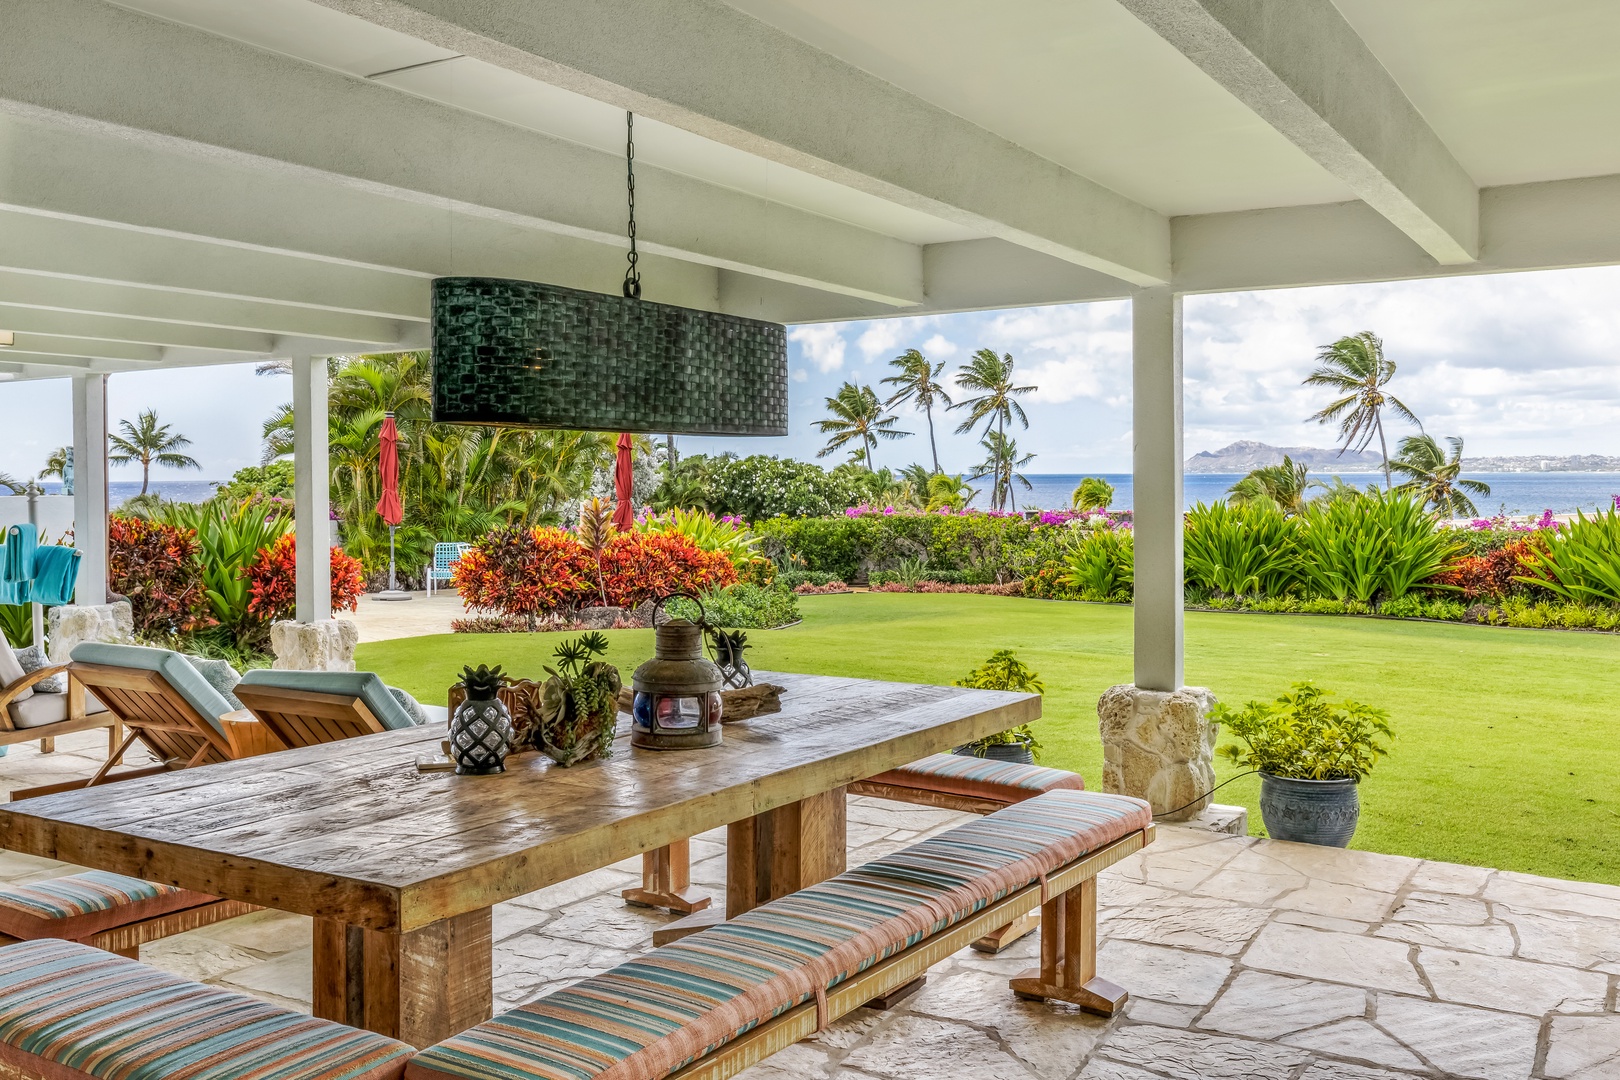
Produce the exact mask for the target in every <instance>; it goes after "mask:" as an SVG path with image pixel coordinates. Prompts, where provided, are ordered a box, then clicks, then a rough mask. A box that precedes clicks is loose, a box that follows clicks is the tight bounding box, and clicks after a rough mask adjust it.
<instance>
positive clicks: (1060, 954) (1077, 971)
mask: <svg viewBox="0 0 1620 1080" xmlns="http://www.w3.org/2000/svg"><path fill="white" fill-rule="evenodd" d="M1012 990H1013V993H1015V994H1017V995H1018V996H1019V997H1021V998H1024V999H1025V1000H1028V1001H1039V1000H1042V999H1045V998H1050V999H1052V1000H1055V1001H1068V1002H1072V1003H1073V1004H1075V1005H1078V1006H1080V1007H1081V1008H1082V1009H1085V1010H1086V1011H1087V1012H1094V1013H1101V1014H1102V1015H1104V1016H1113V1015H1114V1014H1115V1013H1116V1012H1118V1011H1119V1010H1120V1009H1121V1008H1123V1007H1124V1005H1125V1001H1126V999H1127V997H1128V996H1129V995H1127V994H1126V992H1125V991H1124V990H1123V989H1121V988H1120V987H1118V986H1115V985H1114V984H1113V983H1111V982H1109V981H1108V980H1107V979H1099V978H1098V977H1097V879H1096V878H1087V879H1086V880H1085V881H1082V882H1081V883H1080V884H1078V885H1076V886H1075V887H1074V888H1072V889H1070V890H1069V891H1068V892H1066V893H1064V894H1063V895H1062V896H1059V897H1056V898H1054V899H1052V900H1050V901H1048V902H1047V903H1046V904H1044V905H1042V907H1041V966H1040V967H1038V968H1031V969H1030V970H1028V971H1026V972H1024V973H1023V974H1022V975H1020V976H1018V977H1017V978H1016V979H1013V980H1012Z"/></svg>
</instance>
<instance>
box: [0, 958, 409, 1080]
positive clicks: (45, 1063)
mask: <svg viewBox="0 0 1620 1080" xmlns="http://www.w3.org/2000/svg"><path fill="white" fill-rule="evenodd" d="M410 1050H411V1048H410V1047H408V1046H406V1045H405V1044H404V1043H401V1042H396V1041H395V1040H393V1039H388V1038H384V1037H383V1036H381V1035H374V1034H372V1033H371V1032H369V1031H359V1030H356V1029H354V1028H350V1027H345V1026H344V1025H342V1024H335V1023H333V1022H332V1021H330V1020H318V1019H316V1018H314V1017H311V1016H305V1015H304V1014H302V1013H296V1012H293V1011H292V1010H291V1009H284V1008H282V1007H281V1006H279V1005H272V1004H270V1003H269V1002H266V1001H260V1000H258V999H256V998H251V997H248V996H247V995H245V994H238V993H233V992H232V991H229V990H223V989H220V988H218V987H214V986H204V985H202V984H201V983H194V982H190V981H188V980H185V979H182V978H179V977H178V976H175V975H170V974H169V973H167V972H164V971H158V970H157V969H155V968H150V967H147V966H146V965H145V964H142V963H140V962H139V961H136V960H126V959H124V958H123V957H121V956H114V955H113V954H112V953H107V952H102V951H101V950H99V949H93V948H90V947H89V946H86V945H76V944H73V943H71V942H66V941H25V942H22V943H21V944H17V945H11V946H8V947H6V948H4V949H0V1059H4V1060H5V1062H6V1063H7V1064H9V1065H11V1066H12V1069H14V1070H16V1071H17V1072H20V1073H21V1074H22V1075H25V1076H35V1077H45V1078H47V1080H76V1078H87V1077H94V1078H95V1080H166V1078H170V1077H174V1078H183V1080H243V1078H245V1077H251V1078H253V1080H397V1078H398V1077H399V1075H400V1073H401V1071H402V1070H403V1069H404V1066H405V1061H406V1058H407V1057H408V1056H409V1055H410ZM7 1071H12V1070H7Z"/></svg>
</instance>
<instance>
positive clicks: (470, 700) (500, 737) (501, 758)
mask: <svg viewBox="0 0 1620 1080" xmlns="http://www.w3.org/2000/svg"><path fill="white" fill-rule="evenodd" d="M461 685H462V687H463V688H465V689H466V691H467V700H466V701H463V702H462V703H461V705H460V706H458V707H457V709H456V713H455V715H454V716H452V717H451V718H450V757H451V758H452V759H453V760H454V761H455V763H456V775H457V776H487V775H488V774H490V773H498V772H505V771H506V755H507V754H509V753H511V752H512V713H511V711H510V710H509V709H507V707H506V703H505V702H503V701H501V699H500V697H499V696H498V695H499V693H500V691H501V689H502V687H504V686H505V685H506V676H505V675H504V674H503V673H502V672H501V669H500V667H499V666H496V667H494V668H490V667H486V666H485V665H483V664H479V665H478V667H477V669H476V670H475V669H473V668H471V667H467V668H463V669H462V671H461Z"/></svg>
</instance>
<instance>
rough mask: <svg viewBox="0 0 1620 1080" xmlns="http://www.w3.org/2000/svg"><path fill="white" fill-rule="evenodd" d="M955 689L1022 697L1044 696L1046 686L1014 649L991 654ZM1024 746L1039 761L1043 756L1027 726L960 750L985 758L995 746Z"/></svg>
mask: <svg viewBox="0 0 1620 1080" xmlns="http://www.w3.org/2000/svg"><path fill="white" fill-rule="evenodd" d="M953 685H955V686H965V687H968V688H970V689H973V690H1012V691H1015V692H1016V693H1020V694H1045V693H1046V684H1045V683H1043V682H1042V681H1041V677H1040V674H1039V673H1037V672H1035V671H1032V670H1030V667H1029V665H1028V664H1026V663H1024V662H1023V661H1022V660H1020V659H1018V654H1017V653H1015V652H1014V651H1013V650H1011V649H997V650H996V651H995V652H993V653H991V654H990V659H988V660H986V661H985V662H984V663H982V664H980V665H979V666H978V667H976V668H974V669H973V670H972V671H970V672H968V673H967V674H966V675H964V676H962V677H961V678H960V679H957V680H956V682H955V683H954V684H953ZM1019 745H1022V746H1025V747H1027V748H1028V749H1029V752H1030V754H1031V755H1033V756H1034V757H1035V758H1037V759H1039V758H1040V756H1041V749H1042V747H1041V744H1040V740H1038V739H1037V738H1035V730H1034V729H1033V728H1031V727H1030V726H1029V725H1028V724H1020V725H1018V726H1017V727H1015V728H1009V729H1008V730H1006V731H998V732H996V733H995V734H994V735H986V736H985V737H984V738H982V739H979V740H976V741H974V742H970V743H967V744H966V745H964V746H962V747H961V749H963V750H966V751H968V752H969V753H971V754H973V756H974V757H984V756H985V755H986V754H987V753H989V748H990V747H992V746H1019Z"/></svg>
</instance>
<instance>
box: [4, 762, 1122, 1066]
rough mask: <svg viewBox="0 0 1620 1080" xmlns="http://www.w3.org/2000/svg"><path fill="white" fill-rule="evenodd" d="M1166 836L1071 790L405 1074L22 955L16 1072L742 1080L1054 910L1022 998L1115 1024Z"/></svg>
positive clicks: (377, 1041)
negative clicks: (1118, 892)
mask: <svg viewBox="0 0 1620 1080" xmlns="http://www.w3.org/2000/svg"><path fill="white" fill-rule="evenodd" d="M1152 837H1153V823H1152V817H1151V811H1150V810H1149V808H1148V805H1147V804H1146V803H1144V802H1141V801H1139V800H1136V799H1129V798H1126V797H1124V796H1118V795H1096V794H1092V793H1090V792H1084V791H1054V792H1051V793H1048V794H1045V795H1041V796H1038V797H1036V798H1034V799H1030V800H1028V801H1026V802H1023V803H1020V804H1018V805H1015V806H1011V807H1008V808H1006V809H1004V810H1001V811H998V812H996V813H993V814H991V815H989V816H987V817H984V818H982V819H980V820H978V821H973V822H969V823H967V824H966V825H962V826H960V827H958V828H956V829H953V830H951V831H949V832H946V833H943V834H941V835H939V836H935V837H931V838H929V839H927V840H924V841H922V842H921V843H918V844H915V845H913V846H911V847H909V848H907V849H906V850H904V851H900V852H897V853H895V854H893V855H890V856H887V857H885V858H882V859H877V860H875V861H873V862H871V863H868V864H866V865H865V866H862V867H859V868H857V869H855V870H851V871H847V872H846V873H843V874H840V875H838V876H836V877H833V878H830V879H828V880H826V881H823V882H821V883H819V884H816V885H812V886H810V887H809V888H807V889H803V890H800V891H799V892H796V893H793V894H792V895H789V896H786V897H783V898H781V899H779V900H773V901H771V902H769V903H767V904H763V905H761V906H759V907H757V908H754V909H753V910H751V911H749V912H747V913H745V914H743V915H740V916H738V917H737V918H735V919H733V920H731V921H730V922H727V923H723V924H721V925H719V926H716V927H713V928H711V929H709V930H706V931H704V932H702V933H700V934H696V935H693V936H692V937H689V938H686V939H684V940H682V941H679V942H676V943H674V944H672V945H666V946H664V947H662V948H659V949H655V950H653V951H652V952H650V953H648V954H646V955H644V956H641V957H638V958H636V959H634V960H630V961H628V962H626V963H624V964H620V965H619V966H618V967H615V968H613V969H612V970H611V971H608V972H605V973H603V974H601V975H597V976H594V977H592V978H589V979H586V980H584V981H583V982H580V983H576V984H574V985H572V986H569V987H567V988H566V989H563V990H559V991H557V992H555V993H552V994H549V995H547V996H545V997H543V998H540V999H539V1000H537V1001H534V1002H531V1003H529V1004H527V1005H524V1006H521V1007H519V1008H517V1009H512V1010H510V1011H508V1012H505V1013H502V1014H500V1015H499V1016H496V1017H494V1018H493V1019H490V1020H487V1021H485V1022H483V1023H481V1024H478V1025H476V1026H474V1027H472V1028H469V1029H468V1030H466V1031H463V1032H461V1033H460V1034H458V1035H454V1036H452V1037H450V1038H448V1039H445V1040H444V1041H442V1042H440V1043H438V1044H436V1045H434V1046H431V1047H429V1048H428V1049H426V1050H423V1051H422V1052H420V1053H418V1054H417V1055H416V1056H415V1057H414V1058H409V1060H408V1063H407V1056H408V1055H409V1048H408V1047H405V1046H404V1045H403V1044H401V1043H397V1042H394V1041H393V1040H389V1039H384V1038H382V1037H380V1036H375V1035H368V1034H366V1033H363V1032H357V1031H354V1030H353V1029H351V1028H346V1027H344V1026H343V1025H341V1024H336V1023H333V1022H330V1021H322V1020H315V1019H311V1018H309V1017H305V1016H301V1015H299V1014H295V1013H290V1012H288V1011H287V1010H284V1009H279V1008H278V1007H276V1006H272V1005H269V1004H266V1003H263V1002H258V1001H256V1000H255V999H252V998H249V997H246V996H245V995H239V994H234V993H231V992H230V991H226V990H221V989H218V988H216V987H212V986H202V985H199V984H195V983H188V982H186V981H185V980H182V979H178V978H176V977H174V976H171V975H167V974H165V973H162V972H158V971H155V970H153V969H151V968H148V967H146V966H145V965H142V964H139V963H138V962H135V961H130V960H124V959H120V958H117V957H112V956H108V955H107V954H103V953H96V952H94V951H93V950H90V949H87V948H85V947H83V946H80V945H75V944H70V943H66V942H59V941H35V942H25V943H23V944H20V945H14V946H10V947H8V948H5V949H0V1016H5V1017H6V1018H7V1024H6V1025H4V1026H3V1028H0V1066H3V1068H0V1075H3V1076H5V1077H7V1078H15V1080H23V1078H25V1077H27V1078H38V1077H49V1078H51V1080H76V1078H80V1077H83V1078H86V1080H89V1078H91V1077H94V1078H95V1080H113V1078H114V1077H119V1076H128V1075H132V1074H135V1073H136V1072H137V1071H138V1073H139V1075H141V1076H142V1077H143V1078H144V1080H167V1078H169V1077H177V1076H179V1075H181V1074H182V1073H184V1074H185V1075H186V1076H193V1075H196V1071H197V1063H198V1062H199V1061H203V1060H206V1061H207V1062H208V1063H209V1070H210V1071H209V1073H208V1075H217V1076H230V1075H255V1076H266V1077H276V1078H278V1080H335V1078H337V1077H338V1076H343V1077H346V1078H347V1080H396V1078H397V1077H398V1076H399V1072H400V1069H401V1067H402V1066H403V1067H404V1069H405V1074H406V1077H407V1080H578V1078H579V1077H583V1076H591V1077H597V1078H599V1080H662V1078H664V1077H673V1078H675V1080H698V1078H700V1077H701V1078H703V1080H724V1078H725V1077H729V1076H731V1075H733V1074H735V1073H737V1072H740V1071H741V1070H742V1069H744V1068H747V1067H748V1066H749V1065H752V1064H754V1063H756V1062H758V1061H760V1060H762V1059H763V1058H765V1057H767V1056H769V1055H770V1054H773V1053H775V1052H776V1051H778V1050H781V1049H783V1048H784V1047H787V1046H789V1045H791V1044H792V1043H795V1042H797V1041H799V1040H800V1039H803V1038H807V1037H808V1036H810V1035H813V1034H815V1033H816V1032H817V1031H819V1030H821V1029H822V1028H824V1027H826V1026H827V1025H828V1024H829V1023H831V1022H832V1021H833V1020H836V1019H838V1018H839V1017H840V1016H843V1015H845V1014H846V1013H849V1012H851V1011H853V1010H855V1009H857V1008H859V1007H860V1006H862V1005H864V1004H865V1003H866V1002H868V1001H870V1000H872V999H873V998H875V997H879V996H881V995H883V994H885V993H888V992H890V991H892V990H894V989H896V988H898V987H901V986H904V985H906V984H908V983H910V982H913V981H915V980H916V979H917V977H918V976H919V975H921V974H922V973H923V972H925V971H926V970H927V969H928V968H929V967H930V966H932V965H933V964H936V963H938V962H940V961H941V960H944V959H945V958H947V957H949V956H950V955H952V954H953V953H955V952H956V951H958V950H959V949H961V948H962V947H963V946H965V945H967V944H968V943H969V942H971V941H973V940H975V939H976V938H978V937H981V936H982V935H984V934H985V933H987V932H988V931H990V930H993V929H995V928H996V927H998V926H1002V925H1005V924H1006V923H1008V922H1010V921H1012V920H1013V919H1016V918H1018V917H1019V916H1021V915H1023V914H1024V913H1025V912H1027V911H1030V910H1033V909H1034V908H1036V907H1041V908H1042V909H1043V912H1044V918H1043V919H1042V922H1041V935H1042V936H1041V963H1040V966H1039V967H1038V968H1036V969H1033V970H1031V971H1028V972H1025V973H1024V974H1022V975H1019V976H1018V977H1016V978H1014V979H1012V980H1011V984H1010V989H1011V990H1012V992H1013V993H1015V994H1017V995H1018V996H1020V997H1024V998H1029V999H1054V1000H1061V1001H1069V1002H1073V1003H1075V1004H1078V1005H1080V1006H1081V1007H1082V1008H1084V1009H1087V1010H1090V1011H1093V1012H1098V1013H1102V1014H1106V1015H1112V1014H1114V1013H1116V1012H1117V1011H1118V1010H1119V1009H1120V1008H1121V1007H1122V1006H1123V1005H1124V1003H1125V1001H1126V998H1127V995H1126V993H1125V991H1124V990H1122V989H1121V988H1119V987H1117V986H1115V985H1113V984H1112V983H1109V982H1107V981H1106V980H1104V979H1101V978H1098V977H1097V973H1096V956H1097V892H1096V888H1097V884H1096V876H1097V874H1098V872H1099V871H1101V870H1102V869H1104V868H1106V867H1108V866H1110V865H1112V864H1114V863H1115V862H1118V861H1119V860H1120V859H1123V858H1125V857H1126V856H1128V855H1130V854H1132V853H1134V852H1136V851H1138V850H1140V849H1141V848H1142V846H1143V845H1144V844H1146V843H1149V842H1150V841H1151V840H1152ZM225 1017H230V1018H231V1019H230V1020H228V1021H227V1020H226V1019H224V1018H225ZM246 1031H253V1032H255V1036H254V1037H253V1038H250V1037H249V1036H248V1035H246V1034H244V1032H246ZM238 1062H240V1066H239V1067H238ZM250 1062H251V1065H252V1068H251V1069H250V1068H249V1065H250ZM233 1069H236V1071H234V1072H233V1071H232V1070H233Z"/></svg>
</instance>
